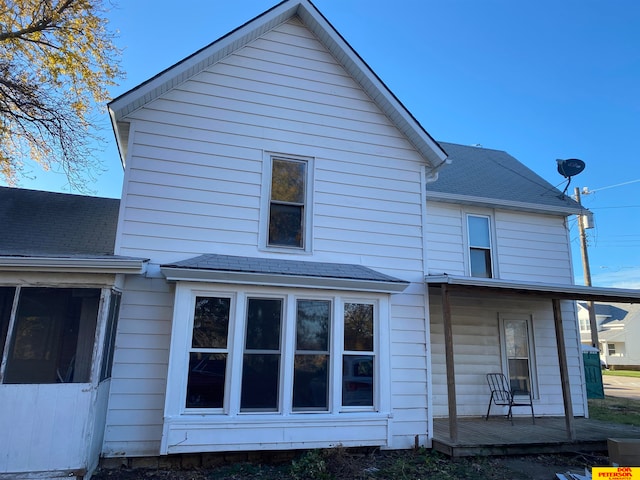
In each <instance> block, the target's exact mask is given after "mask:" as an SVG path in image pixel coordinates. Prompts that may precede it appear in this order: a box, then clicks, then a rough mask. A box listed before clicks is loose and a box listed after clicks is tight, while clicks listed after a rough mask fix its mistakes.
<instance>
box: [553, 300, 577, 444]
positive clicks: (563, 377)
mask: <svg viewBox="0 0 640 480" xmlns="http://www.w3.org/2000/svg"><path fill="white" fill-rule="evenodd" d="M551 302H552V303H553V321H554V324H555V327H556V346H557V348H558V360H559V361H560V382H561V384H562V399H563V401H564V421H565V425H566V428H567V436H568V437H569V440H575V438H576V431H575V425H574V420H573V405H572V404H571V386H570V385H569V368H568V366H567V350H566V348H565V344H564V331H563V329H562V310H561V308H560V299H558V298H553V299H552V300H551Z"/></svg>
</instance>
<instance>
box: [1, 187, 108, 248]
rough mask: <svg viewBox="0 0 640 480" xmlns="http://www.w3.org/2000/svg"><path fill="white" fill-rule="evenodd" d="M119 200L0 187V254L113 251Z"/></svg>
mask: <svg viewBox="0 0 640 480" xmlns="http://www.w3.org/2000/svg"><path fill="white" fill-rule="evenodd" d="M119 206H120V201H119V200H118V199H113V198H100V197H89V196H84V195H71V194H65V193H53V192H43V191H37V190H25V189H20V188H9V187H0V225H1V226H2V230H1V232H2V233H1V234H0V255H25V256H29V255H31V256H41V255H113V250H114V244H115V237H116V226H117V224H118V209H119Z"/></svg>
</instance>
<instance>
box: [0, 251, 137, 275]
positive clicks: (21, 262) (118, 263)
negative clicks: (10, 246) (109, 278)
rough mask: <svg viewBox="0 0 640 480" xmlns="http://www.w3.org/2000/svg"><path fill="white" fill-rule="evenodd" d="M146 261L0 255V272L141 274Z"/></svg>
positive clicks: (122, 258)
mask: <svg viewBox="0 0 640 480" xmlns="http://www.w3.org/2000/svg"><path fill="white" fill-rule="evenodd" d="M147 262H148V260H147V259H142V258H131V257H27V256H24V257H22V256H15V255H12V256H6V255H0V270H4V271H20V272H58V273H114V274H115V273H125V274H142V273H144V272H145V271H146V268H147Z"/></svg>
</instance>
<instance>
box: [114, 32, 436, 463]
mask: <svg viewBox="0 0 640 480" xmlns="http://www.w3.org/2000/svg"><path fill="white" fill-rule="evenodd" d="M127 120H130V121H131V129H130V142H129V148H128V151H127V159H126V165H127V169H126V172H125V186H124V190H123V192H124V195H123V200H122V212H123V215H122V217H121V220H120V225H119V231H118V240H117V250H116V251H117V253H118V254H121V255H133V256H141V257H145V258H150V259H151V260H150V266H149V269H150V271H152V272H154V271H156V270H157V265H158V264H163V263H169V262H173V261H179V260H184V259H186V258H189V257H193V256H197V255H200V254H202V253H206V252H215V253H219V254H228V255H246V256H261V255H267V254H270V255H273V253H272V252H268V253H266V252H261V251H260V250H259V245H260V240H259V226H260V220H261V217H260V215H261V201H262V199H261V186H262V182H263V173H262V172H263V160H264V155H265V152H278V154H279V155H283V156H284V157H285V158H286V157H287V155H291V156H292V158H298V157H302V158H313V159H314V172H313V173H314V190H313V205H312V208H313V232H312V233H313V238H312V241H313V257H307V258H309V259H310V260H317V261H326V262H340V263H353V264H362V265H366V266H367V267H370V268H373V269H376V270H379V271H380V272H382V273H385V274H388V275H392V276H395V277H397V278H400V279H403V280H407V281H410V282H413V283H412V284H411V285H410V286H409V287H408V288H407V290H405V292H403V293H402V294H399V295H392V296H391V300H390V310H391V312H392V318H391V321H390V324H391V327H390V338H386V339H384V340H385V341H387V342H389V344H388V349H389V350H390V351H391V363H392V364H391V371H390V372H389V371H387V372H384V374H385V375H387V385H390V390H391V394H392V396H393V400H392V405H393V420H392V421H389V420H385V421H384V422H382V423H376V422H374V423H371V422H366V421H365V422H363V423H362V425H369V427H368V428H369V429H370V430H369V432H367V430H366V429H364V430H363V429H360V430H357V431H355V430H354V431H351V429H350V427H349V426H348V425H344V426H342V427H341V426H339V425H338V426H336V428H337V429H342V430H344V431H343V433H342V434H343V435H344V438H345V440H348V439H352V440H353V441H354V442H356V441H360V440H358V439H360V438H361V437H363V436H364V439H362V442H363V443H362V444H371V445H389V446H393V448H410V447H412V446H413V445H414V439H415V436H416V435H420V442H424V441H425V440H426V438H427V437H426V436H427V431H428V421H427V372H426V354H427V350H426V332H425V301H424V286H423V284H422V277H423V274H424V271H423V258H422V256H423V238H422V206H421V199H422V196H421V190H422V186H421V183H420V170H421V168H422V167H423V166H424V159H423V158H422V157H421V156H420V155H419V154H418V153H417V152H416V150H415V149H414V147H413V146H412V145H411V143H410V142H408V141H407V139H406V138H405V137H404V136H403V134H402V133H400V132H399V131H398V130H397V129H396V128H395V127H394V126H393V125H392V124H391V122H390V121H389V119H388V118H387V117H386V116H385V115H384V114H383V113H382V112H381V110H380V109H379V108H378V107H377V105H376V104H375V103H374V102H373V101H372V100H371V99H370V98H369V97H368V96H367V95H366V94H365V93H364V92H363V90H362V89H361V88H360V86H359V85H358V84H357V83H356V82H354V81H353V80H352V78H351V77H349V76H348V75H347V74H346V72H345V71H344V69H343V68H342V67H341V66H339V65H338V64H337V63H336V61H335V59H334V58H333V56H332V55H331V54H330V53H329V52H328V51H327V50H326V49H325V48H324V47H323V46H322V45H321V44H320V43H319V42H318V41H317V39H316V38H315V37H314V35H313V34H311V33H310V32H309V31H308V30H307V29H306V28H305V27H304V26H303V25H302V24H301V23H300V22H299V20H297V19H292V20H290V21H288V22H286V23H284V24H282V25H280V26H278V27H276V28H275V29H274V30H272V31H271V32H269V33H267V34H265V35H264V36H263V37H261V38H259V39H257V40H256V41H254V42H252V43H251V44H249V45H248V46H246V47H244V48H242V49H241V50H240V51H238V52H236V53H234V54H232V55H230V56H228V57H226V58H224V59H223V60H222V61H220V62H219V63H217V64H215V65H213V66H211V67H209V68H207V69H206V70H205V71H203V72H202V73H199V74H198V75H196V76H194V77H192V78H191V79H189V80H187V81H185V82H184V83H182V84H180V85H178V86H177V87H175V88H174V89H172V90H170V91H169V92H167V93H166V94H165V95H163V96H162V97H160V98H158V99H157V100H154V101H153V102H151V103H149V104H147V105H146V106H144V107H143V108H141V109H139V110H137V111H135V112H133V113H131V115H130V116H129V117H128V118H127ZM279 255H281V256H282V258H289V259H291V258H294V259H300V256H299V255H298V256H296V257H294V256H292V255H288V254H287V253H284V252H283V253H280V254H279ZM307 258H305V260H306V259H307ZM163 282H164V280H163V279H162V278H158V279H153V280H151V279H140V280H139V281H137V282H136V283H134V285H133V286H132V290H133V291H132V292H131V293H130V294H129V298H130V299H131V300H130V303H129V304H128V305H127V304H126V301H127V300H126V298H125V297H123V306H122V311H123V313H122V316H121V324H120V327H119V338H118V341H119V342H120V347H119V346H118V342H116V344H117V347H116V348H117V349H116V366H115V367H114V382H113V383H114V385H115V386H116V387H115V393H114V394H113V395H112V401H111V408H110V411H109V416H108V419H107V431H106V435H105V449H104V453H105V455H106V456H114V455H155V454H157V453H158V451H159V443H160V437H161V425H162V408H163V407H162V406H163V404H164V383H165V382H166V366H167V362H168V355H169V353H168V344H169V340H168V336H169V332H170V325H171V315H172V312H171V310H172V307H173V304H172V302H173V300H172V298H169V297H168V296H167V290H168V289H169V287H168V286H167V285H166V284H165V285H163V284H162V283H163ZM125 296H126V295H125ZM131 302H134V303H133V304H131ZM144 304H149V305H150V307H149V309H150V311H149V312H147V311H145V309H144V307H143V305H144ZM151 312H153V313H151ZM131 329H134V332H135V331H139V330H141V329H142V330H144V331H148V332H149V333H150V334H151V335H152V338H151V339H150V340H144V341H142V343H140V344H139V346H137V347H136V344H135V341H136V340H138V338H137V337H136V336H135V335H136V334H135V333H134V332H132V331H131ZM121 337H122V338H121ZM138 363H139V364H138ZM130 372H134V373H130ZM131 375H135V376H136V378H138V377H137V376H141V377H139V378H143V379H144V378H147V379H149V380H146V381H143V382H140V383H139V384H138V386H137V390H136V391H135V392H134V391H133V390H128V387H133V385H134V383H133V381H134V380H135V379H131V381H129V377H130V376H131ZM145 375H146V376H145ZM381 381H382V379H381ZM316 423H317V421H316ZM255 425H256V435H255V441H256V444H258V443H259V442H260V439H261V438H264V435H262V434H261V433H260V432H261V429H260V428H261V427H260V424H259V422H256V424H255ZM311 425H312V423H310V424H309V426H311ZM270 428H276V427H275V426H274V425H270V424H265V425H264V429H265V430H264V432H265V435H271V434H270V433H268V431H269V429H270ZM277 428H283V429H284V428H287V435H291V438H300V439H302V438H304V435H307V434H308V431H305V428H297V427H295V426H291V427H286V426H280V427H277ZM283 431H284V430H283ZM227 432H228V430H225V433H227ZM182 433H184V432H182ZM179 434H180V432H177V433H176V435H179ZM191 434H192V435H196V432H195V431H191ZM241 434H242V433H241V429H239V430H238V434H237V435H236V436H238V438H240V437H241ZM234 435H235V434H234ZM230 441H231V440H230ZM306 445H308V446H309V447H313V446H326V442H324V443H323V441H321V440H320V439H318V441H317V442H316V443H313V442H310V443H308V444H306ZM185 448H187V447H186V446H185ZM246 448H250V447H249V446H247V447H246Z"/></svg>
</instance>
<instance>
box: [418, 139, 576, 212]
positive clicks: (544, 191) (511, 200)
mask: <svg viewBox="0 0 640 480" xmlns="http://www.w3.org/2000/svg"><path fill="white" fill-rule="evenodd" d="M440 144H441V145H442V146H443V148H444V149H445V150H446V151H447V153H448V154H449V159H450V160H451V165H448V166H447V168H445V169H443V170H441V171H440V173H439V175H438V179H437V180H436V181H435V182H432V183H429V184H428V185H427V199H428V200H432V201H444V202H451V201H453V202H455V203H463V204H469V205H479V206H488V207H501V208H507V209H517V210H525V211H532V212H538V213H552V214H565V215H576V214H580V213H584V212H586V209H584V208H583V207H581V206H580V204H578V203H577V202H576V201H574V200H573V199H571V198H570V197H568V196H566V195H563V194H562V192H560V191H559V190H558V189H557V188H555V187H554V186H553V185H551V184H550V183H549V182H547V181H546V180H545V179H543V178H542V177H540V176H539V175H538V174H536V173H535V172H533V171H532V170H530V169H529V168H527V167H526V166H525V165H524V164H522V163H521V162H519V161H518V160H517V159H515V158H514V157H512V156H511V155H509V154H508V153H507V152H504V151H501V150H492V149H489V148H482V147H472V146H466V145H457V144H454V143H446V142H440Z"/></svg>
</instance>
